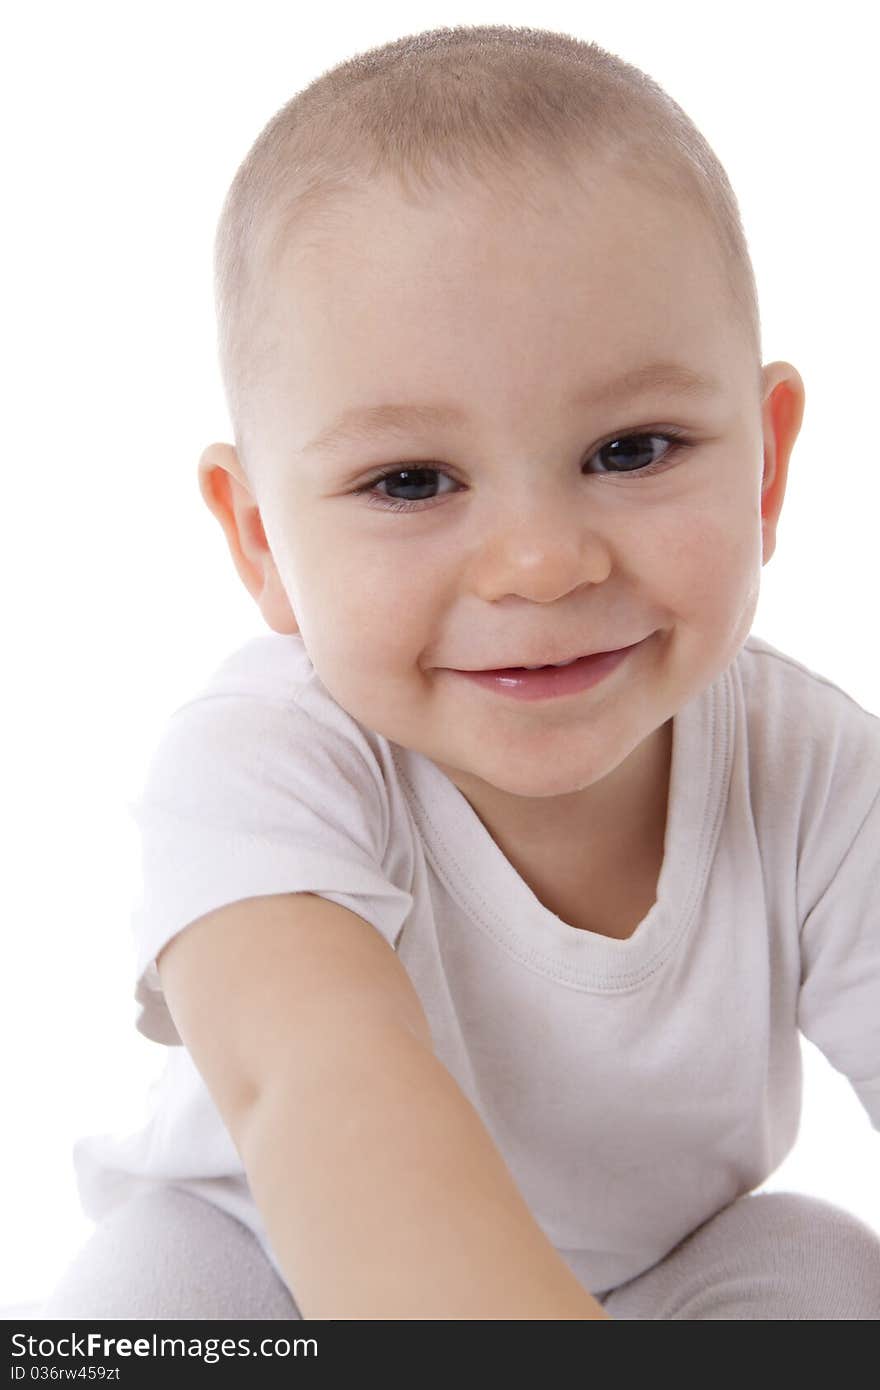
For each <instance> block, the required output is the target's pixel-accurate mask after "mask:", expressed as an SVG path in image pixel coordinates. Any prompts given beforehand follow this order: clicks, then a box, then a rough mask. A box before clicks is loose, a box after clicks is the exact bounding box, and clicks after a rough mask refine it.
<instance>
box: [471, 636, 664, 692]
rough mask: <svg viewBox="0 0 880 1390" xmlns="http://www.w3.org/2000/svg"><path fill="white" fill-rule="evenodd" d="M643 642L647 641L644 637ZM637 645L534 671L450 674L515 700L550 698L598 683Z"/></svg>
mask: <svg viewBox="0 0 880 1390" xmlns="http://www.w3.org/2000/svg"><path fill="white" fill-rule="evenodd" d="M643 641H647V638H644V639H643ZM641 645H642V643H641V642H635V643H634V644H633V645H632V646H631V647H621V648H620V649H619V650H618V651H616V652H596V654H595V655H594V656H582V657H579V658H578V660H577V661H573V662H572V663H571V665H570V666H549V667H543V668H541V669H540V670H538V671H526V670H524V669H522V668H521V667H516V666H514V667H510V668H508V669H507V670H503V671H455V670H454V671H453V675H456V676H464V677H465V678H466V679H467V680H469V681H473V682H474V684H475V685H482V686H484V687H485V689H486V690H497V691H498V693H499V694H501V695H512V696H513V698H514V699H515V700H550V699H553V698H554V697H558V696H560V695H576V694H577V693H578V692H579V691H581V690H589V688H590V686H592V685H598V684H599V682H600V681H601V680H604V678H605V677H606V676H610V674H611V672H612V671H616V669H617V667H618V666H620V665H622V663H623V662H624V661H625V660H626V658H627V657H628V656H629V654H630V652H634V651H635V649H636V647H640V646H641Z"/></svg>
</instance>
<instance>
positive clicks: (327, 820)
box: [74, 633, 880, 1298]
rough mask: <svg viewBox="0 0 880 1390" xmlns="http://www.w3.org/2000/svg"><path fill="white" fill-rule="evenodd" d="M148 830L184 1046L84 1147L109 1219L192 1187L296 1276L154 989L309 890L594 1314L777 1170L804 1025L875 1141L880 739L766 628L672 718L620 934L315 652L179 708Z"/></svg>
mask: <svg viewBox="0 0 880 1390" xmlns="http://www.w3.org/2000/svg"><path fill="white" fill-rule="evenodd" d="M133 809H134V813H135V816H136V819H137V822H138V825H139V829H140V832H141V844H142V853H143V893H142V896H141V899H140V901H139V902H138V905H137V908H136V910H135V912H134V916H133V927H134V936H135V942H136V965H135V980H136V989H135V997H136V1000H137V1002H138V1004H139V1005H140V1014H139V1017H138V1019H137V1023H136V1026H137V1028H138V1029H139V1030H140V1032H141V1033H142V1034H144V1035H145V1036H146V1037H148V1038H152V1039H155V1041H157V1042H159V1043H164V1044H168V1045H169V1048H170V1051H169V1054H168V1060H167V1065H166V1069H165V1071H164V1073H163V1075H162V1076H161V1077H160V1079H159V1081H158V1082H157V1083H155V1086H154V1088H153V1089H152V1093H151V1103H152V1115H151V1118H150V1119H149V1122H148V1123H147V1124H146V1126H145V1127H144V1128H143V1129H142V1130H138V1131H137V1132H135V1133H132V1134H127V1135H118V1134H117V1135H108V1134H105V1135H90V1136H87V1137H84V1138H82V1139H79V1140H78V1141H77V1143H76V1145H75V1146H74V1165H75V1169H76V1174H77V1180H78V1184H79V1191H80V1197H81V1201H82V1204H83V1209H84V1210H85V1212H86V1214H87V1215H89V1216H91V1217H93V1218H94V1219H96V1220H97V1219H99V1218H100V1217H101V1216H102V1215H103V1214H104V1213H106V1212H107V1211H109V1210H110V1209H111V1208H112V1207H113V1206H115V1205H116V1203H118V1202H120V1201H122V1200H124V1199H125V1198H126V1197H128V1196H129V1195H131V1194H134V1193H137V1192H139V1191H141V1190H143V1189H144V1188H148V1187H151V1186H153V1185H154V1184H155V1183H157V1182H163V1181H170V1182H174V1183H175V1184H177V1185H179V1186H182V1187H184V1188H187V1189H189V1190H190V1191H193V1192H195V1193H197V1194H199V1195H200V1196H202V1197H204V1198H207V1199H208V1200H209V1201H211V1202H213V1203H215V1204H216V1205H217V1206H219V1207H222V1208H223V1209H224V1210H226V1211H228V1212H230V1213H231V1214H232V1215H234V1216H236V1217H237V1218H238V1219H239V1220H241V1221H243V1222H244V1223H245V1224H246V1225H247V1226H249V1227H250V1228H251V1229H252V1230H253V1231H254V1233H255V1235H256V1236H257V1238H258V1240H259V1241H260V1243H261V1245H262V1247H263V1249H264V1251H265V1253H266V1255H267V1256H268V1258H269V1259H270V1260H271V1261H272V1263H273V1265H274V1266H275V1268H276V1270H277V1271H278V1273H279V1275H280V1277H281V1278H282V1279H284V1275H283V1273H282V1271H281V1269H280V1266H279V1265H278V1261H277V1257H276V1255H275V1253H274V1251H273V1249H272V1246H271V1244H270V1242H269V1240H268V1238H267V1235H266V1231H265V1229H264V1226H263V1223H262V1220H261V1216H260V1213H259V1212H258V1210H257V1208H256V1206H255V1204H254V1202H253V1199H252V1197H251V1195H250V1190H249V1187H248V1184H247V1180H246V1177H245V1174H244V1171H243V1168H242V1164H241V1160H240V1158H239V1156H238V1153H237V1151H236V1149H235V1147H234V1145H233V1143H232V1140H231V1138H230V1137H229V1134H228V1132H227V1130H226V1129H225V1127H224V1124H223V1122H222V1120H221V1118H220V1115H219V1113H218V1111H217V1109H216V1107H215V1105H214V1103H213V1101H212V1099H211V1096H210V1093H209V1092H208V1090H207V1087H206V1086H205V1084H204V1082H203V1081H202V1079H201V1076H200V1074H199V1073H198V1071H197V1070H196V1068H195V1066H194V1064H193V1062H192V1060H191V1058H190V1055H189V1053H188V1052H187V1051H186V1049H185V1048H184V1047H183V1046H182V1045H181V1043H180V1039H179V1037H178V1034H177V1032H176V1030H175V1028H174V1024H173V1022H172V1020H171V1017H170V1015H169V1013H168V1011H167V1009H166V1006H165V1003H164V999H163V995H162V991H161V986H160V982H159V977H158V974H157V972H156V968H155V958H156V955H157V953H158V952H159V951H160V950H161V948H162V946H163V945H164V944H165V942H167V941H168V940H169V939H170V938H171V937H173V936H174V935H175V934H176V933H177V932H179V931H180V930H181V929H182V928H184V927H185V926H186V925H187V923H189V922H191V921H193V920H194V919H195V918H197V917H200V916H201V915H202V914H204V913H206V912H209V911H211V910H212V909H213V908H216V907H219V906H221V905H222V904H224V903H230V902H233V901H236V900H239V899H241V898H247V897H252V896H258V895H262V894H268V893H282V892H297V891H308V892H312V893H319V894H321V895H322V896H324V897H326V898H329V899H330V900H331V901H333V902H337V903H341V904H343V905H344V906H345V907H348V908H350V909H352V910H353V911H354V912H357V913H358V914H359V915H360V916H361V917H364V918H365V919H366V920H367V921H368V922H369V923H371V924H372V925H373V926H374V927H375V928H376V930H377V931H379V932H381V933H382V935H383V937H385V939H386V940H387V941H388V942H390V943H391V944H392V945H393V946H394V948H395V949H396V951H397V952H398V954H399V956H400V959H401V961H402V962H403V964H404V966H405V968H406V970H407V972H408V974H409V976H410V978H411V980H412V982H413V985H414V987H415V989H416V991H417V993H418V995H419V998H420V1000H421V1002H422V1005H423V1007H424V1009H425V1013H426V1015H427V1018H428V1022H429V1024H430V1027H431V1032H432V1035H433V1039H434V1044H435V1049H436V1052H437V1054H438V1056H439V1057H440V1059H441V1060H442V1061H443V1063H444V1064H445V1065H446V1067H447V1068H448V1069H449V1071H450V1072H451V1074H452V1076H453V1077H454V1078H455V1080H456V1081H457V1083H458V1085H459V1086H460V1088H461V1089H462V1090H463V1091H464V1093H465V1094H466V1095H467V1097H468V1099H469V1100H470V1101H471V1103H472V1104H473V1105H474V1106H475V1108H476V1110H477V1112H478V1113H479V1114H480V1115H481V1117H482V1119H483V1122H484V1123H485V1125H486V1127H487V1129H488V1131H489V1133H490V1134H491V1136H492V1138H493V1140H494V1142H495V1144H496V1145H497V1147H498V1149H499V1150H500V1152H501V1154H502V1156H503V1158H504V1160H505V1162H506V1163H507V1166H508V1168H509V1169H510V1171H511V1173H512V1175H513V1178H514V1180H515V1182H516V1183H517V1185H518V1187H519V1189H520V1191H521V1193H522V1194H523V1196H524V1198H525V1199H526V1201H527V1203H528V1206H529V1208H530V1210H531V1212H532V1214H533V1216H534V1217H535V1219H536V1220H537V1222H538V1224H539V1225H540V1226H541V1228H542V1229H543V1231H544V1232H545V1234H546V1235H547V1237H548V1238H549V1240H550V1241H551V1242H552V1244H553V1245H554V1246H555V1247H556V1248H557V1250H559V1252H560V1254H561V1255H562V1256H563V1258H564V1259H565V1260H566V1262H567V1263H568V1265H569V1267H570V1268H571V1269H572V1271H573V1272H574V1273H575V1275H576V1276H577V1277H578V1278H579V1279H580V1281H581V1283H582V1284H583V1285H584V1287H586V1288H588V1289H590V1290H591V1291H593V1292H594V1293H596V1294H597V1295H601V1294H602V1293H605V1292H607V1291H608V1290H610V1289H611V1288H614V1287H616V1286H617V1285H618V1284H621V1283H623V1282H625V1281H627V1280H629V1279H632V1278H634V1277H635V1276H636V1275H638V1274H641V1273H642V1272H643V1271H645V1270H646V1269H648V1268H649V1267H650V1266H651V1265H653V1264H654V1263H656V1261H658V1260H660V1259H662V1258H663V1256H665V1255H666V1254H667V1253H668V1252H669V1251H670V1250H671V1249H672V1248H673V1247H674V1246H675V1245H676V1244H678V1242H679V1241H681V1240H682V1239H684V1237H685V1236H686V1235H688V1234H689V1233H690V1232H691V1231H693V1230H694V1229H695V1228H696V1227H697V1226H698V1225H700V1224H701V1223H702V1222H704V1221H706V1220H708V1218H709V1217H710V1216H712V1215H714V1214H715V1213H716V1212H717V1211H718V1210H720V1208H721V1207H723V1206H725V1205H726V1204H727V1203H729V1202H732V1201H733V1200H734V1199H735V1198H737V1197H738V1196H740V1195H741V1194H743V1193H747V1192H750V1191H752V1190H754V1189H755V1188H757V1187H759V1186H760V1185H761V1184H762V1183H763V1182H764V1181H765V1180H766V1178H767V1177H768V1176H769V1175H770V1174H771V1173H773V1171H774V1170H775V1169H776V1168H777V1167H778V1166H779V1164H780V1163H781V1162H782V1160H783V1159H784V1158H785V1157H786V1155H787V1154H788V1153H789V1151H790V1150H791V1148H792V1146H793V1144H794V1142H795V1140H796V1138H797V1133H798V1125H799V1120H800V1109H801V1052H800V1041H799V1033H798V1030H799V1029H800V1031H801V1032H802V1033H803V1034H804V1035H805V1036H806V1037H807V1038H809V1039H810V1040H811V1041H812V1042H813V1043H815V1045H816V1046H817V1047H819V1048H820V1049H821V1051H822V1052H823V1053H824V1055H825V1056H826V1057H827V1058H828V1060H829V1061H830V1063H831V1065H832V1066H833V1067H834V1068H835V1069H836V1070H837V1071H839V1072H841V1073H843V1074H844V1075H845V1076H847V1077H848V1078H849V1080H850V1082H851V1084H852V1086H853V1088H854V1090H855V1092H856V1094H857V1095H858V1097H859V1099H860V1101H861V1102H862V1104H863V1105H864V1107H865V1109H866V1110H867V1112H868V1115H869V1116H870V1118H871V1122H872V1124H873V1125H874V1127H875V1128H877V1129H880V718H878V717H877V716H876V715H874V714H871V713H869V712H868V711H866V710H864V709H863V708H862V707H861V706H860V705H859V704H858V703H857V702H856V701H855V700H853V699H852V698H851V697H850V696H848V695H847V694H845V693H844V692H843V691H842V690H840V689H839V688H838V687H837V686H836V685H834V684H833V683H832V682H831V681H828V680H826V679H825V678H823V677H822V676H820V675H817V674H815V673H814V672H812V671H810V670H808V669H807V668H806V667H804V666H803V665H801V664H800V663H799V662H797V661H794V660H792V659H791V658H790V657H788V656H785V655H784V654H783V653H781V652H779V651H777V650H776V649H775V648H774V647H772V646H770V644H769V643H767V642H764V641H762V640H761V639H759V638H757V637H755V636H750V637H749V638H748V639H747V641H746V642H745V644H744V646H743V648H742V649H741V651H740V652H739V654H738V656H737V658H736V660H735V661H734V662H732V663H731V665H730V666H729V667H728V668H727V670H725V671H724V672H723V673H722V674H721V675H720V676H719V677H718V678H717V679H716V680H715V681H714V682H713V683H712V684H711V685H710V686H709V687H708V688H707V689H706V690H704V691H703V692H702V693H701V694H700V695H698V696H697V697H695V698H694V699H693V700H691V701H690V702H689V703H688V704H687V705H686V706H685V707H684V708H683V709H681V710H680V711H679V713H678V714H677V715H676V716H675V718H674V721H673V750H672V768H671V782H670V792H669V807H668V814H667V825H666V838H665V844H664V860H663V867H662V871H661V874H660V879H659V883H658V892H657V901H656V902H655V903H654V905H653V907H652V908H651V910H650V911H649V912H648V915H647V916H646V917H645V918H644V919H643V920H642V922H641V923H640V924H639V926H638V927H637V929H636V931H635V933H634V934H633V935H632V936H630V937H629V938H627V939H625V940H617V939H612V938H608V937H604V936H599V935H596V934H593V933H590V932H586V931H582V930H579V929H575V928H574V927H571V926H569V925H568V924H566V923H565V922H563V921H562V920H561V918H559V917H557V916H556V915H555V914H554V913H553V912H551V911H549V910H548V909H547V908H546V907H544V906H543V904H542V903H541V902H540V901H539V900H538V899H537V898H536V896H535V895H534V894H533V893H532V891H531V890H530V889H529V888H528V886H527V885H526V884H525V882H524V881H523V879H522V878H521V877H520V876H519V874H517V872H516V871H515V870H514V868H513V866H512V865H511V863H510V862H509V860H507V859H506V858H505V856H504V854H503V853H502V851H501V850H500V849H499V847H498V846H497V845H496V844H495V842H494V840H493V839H492V838H491V836H490V834H489V833H488V831H487V830H486V828H485V827H484V826H483V824H482V822H481V821H480V819H479V817H478V816H477V815H476V813H475V812H474V810H473V808H472V807H471V806H470V804H469V802H468V801H467V800H466V799H465V797H464V796H463V795H462V794H461V793H460V792H459V790H458V789H457V788H456V787H455V785H454V784H453V783H452V782H451V781H450V780H449V779H448V778H447V777H446V776H445V774H443V773H441V772H440V770H439V769H438V768H437V766H436V765H435V764H434V763H432V762H431V761H430V760H429V759H428V758H426V757H424V756H423V755H421V754H419V753H414V752H412V751H410V750H408V749H405V748H402V747H400V746H399V745H397V744H394V743H391V742H389V740H387V739H385V738H384V737H382V736H381V735H378V734H375V733H373V732H372V731H371V730H368V729H366V728H364V727H363V726H362V725H360V724H359V723H358V722H357V721H356V720H355V719H353V718H352V717H351V716H350V715H348V714H347V713H346V712H345V711H344V710H343V709H342V708H341V707H340V706H339V705H338V704H337V703H336V701H335V700H334V699H333V698H332V696H331V695H330V694H329V692H328V691H327V690H326V688H325V687H324V686H323V684H322V683H321V681H320V679H319V678H318V676H317V675H316V673H315V671H314V669H313V667H312V665H311V663H310V661H309V658H308V656H307V653H306V650H305V647H304V645H303V642H302V639H301V638H300V637H299V636H282V635H280V634H276V633H270V634H268V635H265V636H260V637H257V638H254V639H253V640H251V641H249V642H247V643H246V644H245V645H244V646H243V647H241V648H240V649H239V650H238V651H236V652H235V653H234V654H233V655H232V656H230V657H229V658H228V659H227V660H226V661H224V662H223V663H222V664H221V665H220V667H219V668H218V669H217V670H216V672H215V673H214V675H213V676H212V677H211V679H210V680H209V682H208V684H207V685H206V686H205V687H204V689H203V690H202V691H201V692H200V693H199V694H198V695H196V696H195V698H193V699H192V700H191V701H189V702H188V703H186V704H184V705H183V706H181V708H179V709H178V710H177V711H175V713H174V714H173V716H172V717H171V719H170V722H169V725H168V727H167V730H166V732H165V733H164V736H163V737H162V739H161V740H160V742H159V744H158V747H157V750H156V753H155V755H154V758H153V760H152V763H151V765H150V769H149V772H148V774H147V777H146V782H145V786H144V789H143V792H142V795H141V797H140V799H139V800H138V801H137V802H136V803H135V804H134V807H133ZM222 1016H223V1005H222V1000H218V1001H217V1017H218V1020H219V1019H221V1018H222ZM291 1292H292V1293H293V1296H294V1298H295V1297H296V1290H292V1291H291Z"/></svg>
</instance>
